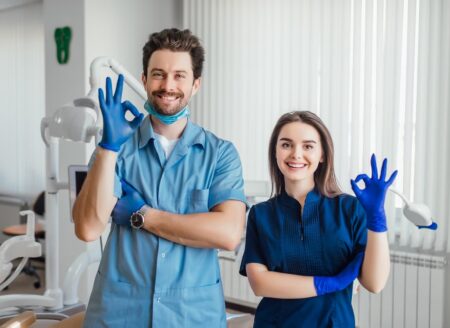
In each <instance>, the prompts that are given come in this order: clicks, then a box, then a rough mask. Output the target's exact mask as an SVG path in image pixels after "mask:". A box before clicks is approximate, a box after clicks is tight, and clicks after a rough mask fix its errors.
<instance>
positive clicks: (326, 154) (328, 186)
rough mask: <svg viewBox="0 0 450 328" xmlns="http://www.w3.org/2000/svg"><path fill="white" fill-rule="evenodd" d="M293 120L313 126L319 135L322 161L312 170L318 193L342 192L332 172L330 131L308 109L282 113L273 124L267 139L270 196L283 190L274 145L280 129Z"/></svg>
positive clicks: (332, 150) (325, 194) (281, 175)
mask: <svg viewBox="0 0 450 328" xmlns="http://www.w3.org/2000/svg"><path fill="white" fill-rule="evenodd" d="M293 122H302V123H305V124H308V125H310V126H312V127H313V128H315V129H316V130H317V132H318V133H319V135H320V143H321V145H322V150H323V163H319V167H318V168H317V170H316V172H314V184H315V187H316V188H317V189H318V190H319V193H320V194H322V195H324V196H327V197H334V196H337V195H339V194H342V191H341V189H340V188H339V185H338V182H337V179H336V175H335V173H334V146H333V139H332V138H331V134H330V131H328V129H327V127H326V126H325V124H324V123H323V122H322V120H321V119H320V118H319V117H318V116H317V115H316V114H314V113H312V112H309V111H296V112H290V113H286V114H283V115H282V116H281V117H280V118H279V119H278V121H277V123H276V124H275V127H274V128H273V131H272V135H271V136H270V141H269V171H270V178H271V180H272V196H275V195H279V194H281V193H282V192H283V190H284V188H285V185H284V176H283V173H281V171H280V169H279V168H278V164H277V158H276V147H277V141H278V136H279V135H280V131H281V129H282V128H283V126H285V125H286V124H289V123H293Z"/></svg>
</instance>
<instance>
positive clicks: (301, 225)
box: [299, 211, 305, 240]
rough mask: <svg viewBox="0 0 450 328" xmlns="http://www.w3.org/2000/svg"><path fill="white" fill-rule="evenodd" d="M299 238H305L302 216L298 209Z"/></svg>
mask: <svg viewBox="0 0 450 328" xmlns="http://www.w3.org/2000/svg"><path fill="white" fill-rule="evenodd" d="M299 221H300V239H301V240H303V239H304V238H305V229H304V228H303V218H302V212H301V211H300V220H299Z"/></svg>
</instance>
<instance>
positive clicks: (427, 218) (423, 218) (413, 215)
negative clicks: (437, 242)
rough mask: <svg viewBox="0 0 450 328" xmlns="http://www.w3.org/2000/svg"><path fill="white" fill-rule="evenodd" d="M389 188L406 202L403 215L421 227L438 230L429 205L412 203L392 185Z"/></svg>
mask: <svg viewBox="0 0 450 328" xmlns="http://www.w3.org/2000/svg"><path fill="white" fill-rule="evenodd" d="M389 190H390V191H391V192H392V193H394V194H396V195H397V196H399V197H400V198H401V199H402V200H403V202H404V203H405V206H403V215H404V216H405V217H406V218H407V219H408V220H409V221H411V222H412V223H413V224H415V225H416V226H417V227H418V228H419V229H423V228H426V229H431V230H436V229H437V228H438V225H437V223H436V222H433V220H432V218H431V210H430V208H429V207H428V206H427V205H425V204H420V203H411V202H410V201H408V199H406V197H405V196H404V195H403V194H402V193H401V192H399V191H398V190H396V189H394V188H392V187H391V188H389Z"/></svg>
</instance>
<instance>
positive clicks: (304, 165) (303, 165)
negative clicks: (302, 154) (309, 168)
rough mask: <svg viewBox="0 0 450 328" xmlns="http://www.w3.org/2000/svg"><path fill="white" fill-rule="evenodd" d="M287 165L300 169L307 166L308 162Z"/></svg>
mask: <svg viewBox="0 0 450 328" xmlns="http://www.w3.org/2000/svg"><path fill="white" fill-rule="evenodd" d="M287 165H288V166H289V167H293V168H296V169H300V168H303V167H306V164H294V163H287Z"/></svg>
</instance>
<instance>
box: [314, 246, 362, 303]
mask: <svg viewBox="0 0 450 328" xmlns="http://www.w3.org/2000/svg"><path fill="white" fill-rule="evenodd" d="M363 259H364V252H359V253H358V254H356V256H355V258H354V259H353V260H352V261H351V262H350V263H349V264H347V266H346V267H345V268H344V269H343V270H342V271H341V272H339V273H338V274H337V275H335V276H329V277H326V276H314V287H315V288H316V293H317V296H321V295H324V294H329V293H334V292H337V291H340V290H343V289H345V288H347V286H348V285H350V284H351V283H352V282H353V280H355V279H356V278H357V277H358V275H359V271H360V270H361V265H362V262H363Z"/></svg>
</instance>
